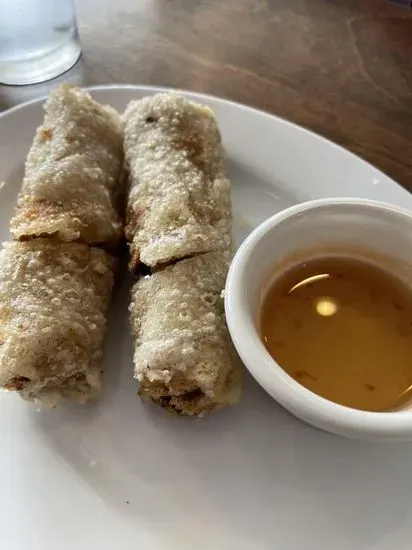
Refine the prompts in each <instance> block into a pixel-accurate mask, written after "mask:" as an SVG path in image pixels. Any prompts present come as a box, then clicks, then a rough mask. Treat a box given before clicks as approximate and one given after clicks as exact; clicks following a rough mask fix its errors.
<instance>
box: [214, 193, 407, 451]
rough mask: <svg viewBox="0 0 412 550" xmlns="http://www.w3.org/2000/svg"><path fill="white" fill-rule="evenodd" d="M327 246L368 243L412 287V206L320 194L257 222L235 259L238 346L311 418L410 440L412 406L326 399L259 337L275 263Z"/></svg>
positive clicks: (349, 431) (293, 408) (262, 380)
mask: <svg viewBox="0 0 412 550" xmlns="http://www.w3.org/2000/svg"><path fill="white" fill-rule="evenodd" d="M323 247H325V250H328V249H329V250H333V249H334V248H336V247H337V248H338V249H339V248H341V247H342V248H344V249H345V250H347V249H348V248H350V249H351V250H354V251H356V254H358V253H359V254H361V255H362V254H363V252H362V251H365V250H368V251H369V252H370V253H371V257H372V258H378V261H381V260H382V261H385V262H388V267H389V268H390V269H391V270H392V271H394V272H395V274H397V275H398V276H399V277H401V278H402V279H404V281H405V282H406V283H407V284H410V285H411V287H412V213H411V212H408V211H407V210H402V209H400V208H397V207H395V206H391V205H389V204H385V203H378V202H374V201H369V200H364V199H321V200H316V201H311V202H306V203H302V204H299V205H296V206H293V207H291V208H288V209H287V210H283V211H282V212H279V213H278V214H276V215H274V216H272V217H271V218H269V219H268V220H266V221H265V222H263V223H262V224H261V225H260V226H259V227H257V228H256V229H255V230H254V231H253V232H252V233H251V234H250V235H249V236H248V238H247V239H246V240H245V241H244V242H243V244H242V245H241V246H240V248H239V250H238V251H237V253H236V255H235V257H234V259H233V262H232V264H231V267H230V270H229V274H228V278H227V283H226V290H225V309H226V318H227V323H228V327H229V331H230V334H231V337H232V339H233V342H234V344H235V346H236V349H237V351H238V353H239V355H240V357H241V359H242V360H243V362H244V364H245V366H246V367H247V369H248V370H249V372H250V373H251V374H252V376H253V377H254V378H255V379H256V380H257V382H258V383H259V384H260V385H261V386H262V387H263V388H264V389H265V390H266V391H267V392H268V393H269V394H270V395H271V396H272V397H273V398H274V399H276V401H278V402H279V403H280V404H281V405H283V406H284V407H285V408H286V409H288V410H289V411H290V412H292V413H293V414H294V415H296V416H297V417H299V418H300V419H302V420H304V421H306V422H308V423H309V424H312V425H313V426H316V427H318V428H321V429H323V430H327V431H329V432H333V433H336V434H340V435H344V436H347V437H351V438H355V439H365V440H374V441H408V440H412V408H408V407H407V408H405V409H403V410H399V411H394V412H383V413H376V412H367V411H361V410H356V409H351V408H348V407H344V406H342V405H338V404H336V403H333V402H331V401H328V400H327V399H325V398H323V397H320V396H318V395H316V394H314V393H312V392H311V391H310V390H308V389H306V388H305V387H303V386H302V385H301V384H299V383H298V382H296V381H295V380H294V379H293V378H291V377H290V376H289V375H288V374H287V373H286V372H285V371H284V370H283V369H282V368H281V367H280V366H279V365H278V364H277V363H276V362H275V361H274V359H273V358H272V357H271V356H270V355H269V353H268V351H267V350H266V348H265V346H264V345H263V343H262V341H261V339H260V336H259V331H258V318H259V310H260V305H261V301H262V297H263V296H264V294H265V292H266V290H267V289H268V286H269V285H270V284H271V283H272V282H273V276H274V275H273V273H274V268H275V266H276V265H279V264H280V263H281V262H283V261H285V259H286V258H288V257H291V258H293V256H294V255H295V254H296V255H297V257H299V255H300V254H301V252H302V251H304V250H309V249H319V248H320V249H322V248H323ZM369 252H368V254H369ZM342 345H345V335H342Z"/></svg>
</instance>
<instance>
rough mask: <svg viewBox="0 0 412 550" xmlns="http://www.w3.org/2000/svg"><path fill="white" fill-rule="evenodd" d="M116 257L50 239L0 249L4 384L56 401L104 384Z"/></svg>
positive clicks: (80, 396)
mask: <svg viewBox="0 0 412 550" xmlns="http://www.w3.org/2000/svg"><path fill="white" fill-rule="evenodd" d="M113 267H114V259H113V257H112V256H110V255H109V254H108V253H106V252H104V251H103V250H101V249H98V248H89V247H88V246H87V245H86V244H80V243H58V242H54V241H53V240H51V239H41V238H39V239H33V240H31V241H27V242H23V243H21V242H10V243H6V244H5V245H4V247H3V249H2V250H1V251H0V386H1V387H3V388H5V389H9V390H16V391H19V392H20V393H21V395H22V396H23V397H24V398H25V399H28V400H34V401H38V402H42V403H44V404H45V405H48V406H54V405H56V404H57V402H58V401H59V400H60V398H62V397H67V398H70V399H72V400H74V401H76V402H80V403H84V402H85V401H87V400H89V399H90V398H93V397H95V396H97V394H98V393H99V392H100V389H101V378H102V373H101V359H102V344H103V337H104V333H105V330H106V311H107V307H108V305H109V301H110V297H111V290H112V284H113Z"/></svg>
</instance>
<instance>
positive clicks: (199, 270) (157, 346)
mask: <svg viewBox="0 0 412 550" xmlns="http://www.w3.org/2000/svg"><path fill="white" fill-rule="evenodd" d="M228 260H229V254H228V253H226V254H225V253H222V252H217V253H207V254H203V255H200V256H197V257H194V258H190V259H187V260H182V261H180V262H177V263H176V264H175V265H172V266H168V267H166V268H165V269H163V270H161V271H158V272H157V273H154V274H152V275H148V276H146V277H142V278H141V279H139V280H138V281H137V283H136V284H135V286H134V288H133V291H132V303H131V306H130V311H131V316H132V327H133V334H134V336H135V338H136V349H135V355H134V363H135V376H136V378H137V379H138V380H139V382H140V394H141V395H142V396H147V397H149V398H151V399H152V400H153V401H155V402H156V403H158V404H160V405H161V406H163V407H165V408H166V409H168V410H169V411H171V412H174V413H177V414H183V415H203V414H205V413H207V412H209V411H212V410H214V409H216V408H219V407H221V406H223V405H230V404H233V403H235V402H236V401H237V400H238V399H239V396H240V393H241V381H242V368H241V365H240V362H239V359H238V357H237V355H236V352H235V350H234V348H233V345H232V342H231V340H230V337H229V334H228V330H227V327H226V322H225V313H224V306H223V297H222V291H223V289H224V285H225V279H226V274H227V269H228Z"/></svg>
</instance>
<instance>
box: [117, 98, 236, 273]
mask: <svg viewBox="0 0 412 550" xmlns="http://www.w3.org/2000/svg"><path fill="white" fill-rule="evenodd" d="M123 122H124V132H125V156H126V163H127V165H128V168H129V177H130V194H129V200H128V207H127V214H126V218H127V219H126V229H125V233H126V237H127V239H128V240H129V242H130V248H131V256H132V261H131V267H132V268H136V267H137V266H138V264H139V263H140V262H141V263H143V264H145V265H146V266H149V267H150V268H152V269H156V268H157V267H159V266H161V265H167V264H171V263H173V262H175V261H178V260H180V259H182V258H187V257H191V256H195V255H197V254H202V253H205V252H209V251H212V250H217V249H227V248H228V247H229V246H230V239H231V238H230V221H231V214H230V209H231V203H230V184H229V180H228V179H227V168H226V161H225V155H224V151H223V148H222V144H221V137H220V133H219V130H218V127H217V123H216V119H215V117H214V115H213V113H212V111H211V110H210V109H209V108H208V107H205V106H203V105H199V104H196V103H193V102H191V101H188V100H187V99H185V98H184V97H182V96H179V95H177V94H158V95H155V96H153V97H147V98H144V99H142V100H138V101H132V102H131V103H130V104H129V105H128V107H127V109H126V111H125V113H124V115H123Z"/></svg>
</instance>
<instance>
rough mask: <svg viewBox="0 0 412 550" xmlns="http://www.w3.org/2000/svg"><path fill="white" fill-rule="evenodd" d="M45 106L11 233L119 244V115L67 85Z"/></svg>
mask: <svg viewBox="0 0 412 550" xmlns="http://www.w3.org/2000/svg"><path fill="white" fill-rule="evenodd" d="M44 108H45V111H46V114H45V118H44V122H43V125H42V126H40V128H38V129H37V132H36V135H35V137H34V141H33V145H32V147H31V149H30V152H29V154H28V157H27V160H26V165H25V176H24V181H23V186H22V190H21V193H20V195H19V198H18V202H17V209H16V214H15V216H14V218H13V219H12V221H11V224H10V226H11V231H12V234H13V236H14V237H15V238H17V239H20V240H25V239H28V238H32V237H34V236H47V235H56V236H57V237H58V238H59V239H60V240H62V241H66V242H68V241H74V240H80V241H84V242H87V243H89V244H97V243H98V244H109V245H115V244H116V243H117V241H118V240H119V238H120V236H121V233H122V230H121V229H122V228H121V217H120V215H119V210H120V202H121V195H122V193H123V184H124V181H123V179H124V178H123V133H122V129H121V125H120V118H119V115H118V114H117V112H116V111H114V110H113V109H112V108H110V107H104V106H102V105H100V104H99V103H97V102H96V101H94V100H93V99H92V98H91V96H90V94H89V93H87V92H86V91H84V90H81V89H79V88H76V87H74V86H68V85H63V86H60V87H59V88H58V89H57V90H55V91H53V92H52V93H51V94H50V96H49V98H48V100H47V101H46V103H45V106H44Z"/></svg>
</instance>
